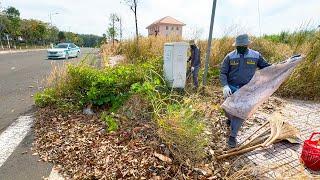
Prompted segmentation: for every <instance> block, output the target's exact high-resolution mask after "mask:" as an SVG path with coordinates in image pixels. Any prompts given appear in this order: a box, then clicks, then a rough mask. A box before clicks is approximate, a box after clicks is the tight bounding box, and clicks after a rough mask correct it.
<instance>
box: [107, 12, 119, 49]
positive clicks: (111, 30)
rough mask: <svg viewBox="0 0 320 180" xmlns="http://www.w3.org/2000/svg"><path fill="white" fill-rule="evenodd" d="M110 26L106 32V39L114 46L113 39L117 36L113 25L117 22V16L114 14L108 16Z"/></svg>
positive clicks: (116, 30)
mask: <svg viewBox="0 0 320 180" xmlns="http://www.w3.org/2000/svg"><path fill="white" fill-rule="evenodd" d="M109 19H110V24H109V28H108V30H107V35H108V38H109V39H111V40H112V45H113V46H114V39H115V37H116V36H117V35H118V29H117V28H116V26H115V23H116V22H117V21H119V16H118V15H117V14H115V13H113V14H111V15H110V18H109Z"/></svg>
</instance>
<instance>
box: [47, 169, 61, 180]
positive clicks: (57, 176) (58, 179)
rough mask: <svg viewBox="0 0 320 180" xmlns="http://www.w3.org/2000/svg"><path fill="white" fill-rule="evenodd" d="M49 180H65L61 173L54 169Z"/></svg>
mask: <svg viewBox="0 0 320 180" xmlns="http://www.w3.org/2000/svg"><path fill="white" fill-rule="evenodd" d="M48 180H64V178H63V177H62V176H61V175H60V174H59V172H58V171H57V170H56V169H55V168H54V167H53V168H52V171H51V173H50V176H49V177H48Z"/></svg>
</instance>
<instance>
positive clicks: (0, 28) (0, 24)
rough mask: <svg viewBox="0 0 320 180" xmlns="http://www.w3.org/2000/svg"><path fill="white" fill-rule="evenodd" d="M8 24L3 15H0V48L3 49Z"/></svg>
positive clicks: (8, 21)
mask: <svg viewBox="0 0 320 180" xmlns="http://www.w3.org/2000/svg"><path fill="white" fill-rule="evenodd" d="M9 24H10V20H9V19H8V18H7V17H6V16H3V15H0V46H1V48H2V49H3V43H2V40H3V37H4V36H5V34H6V33H8V27H9Z"/></svg>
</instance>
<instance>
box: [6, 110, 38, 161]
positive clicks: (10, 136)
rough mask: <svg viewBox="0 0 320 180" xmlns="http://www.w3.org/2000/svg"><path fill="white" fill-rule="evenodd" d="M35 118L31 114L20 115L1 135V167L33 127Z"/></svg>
mask: <svg viewBox="0 0 320 180" xmlns="http://www.w3.org/2000/svg"><path fill="white" fill-rule="evenodd" d="M32 121H33V118H32V117H31V116H20V117H19V118H18V119H17V120H16V121H15V122H14V123H12V124H11V125H10V126H9V127H8V128H7V129H6V130H5V131H3V132H2V133H1V135H0V167H1V166H2V165H3V164H4V163H5V162H6V160H7V159H8V157H9V156H10V155H11V154H12V152H13V151H14V150H15V149H16V147H17V146H18V145H19V144H20V142H21V141H22V140H23V139H24V138H25V137H26V135H27V133H28V132H29V131H30V129H31V125H32Z"/></svg>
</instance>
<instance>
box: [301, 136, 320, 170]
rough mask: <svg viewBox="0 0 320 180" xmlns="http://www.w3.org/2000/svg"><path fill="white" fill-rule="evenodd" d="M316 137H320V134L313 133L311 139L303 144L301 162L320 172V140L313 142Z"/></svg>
mask: <svg viewBox="0 0 320 180" xmlns="http://www.w3.org/2000/svg"><path fill="white" fill-rule="evenodd" d="M315 135H320V132H316V133H313V134H312V135H311V137H310V139H308V140H305V141H304V143H303V148H302V153H301V161H302V163H303V164H304V165H305V166H306V167H308V168H309V169H311V170H313V171H320V138H319V139H318V140H313V137H314V136H315Z"/></svg>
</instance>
